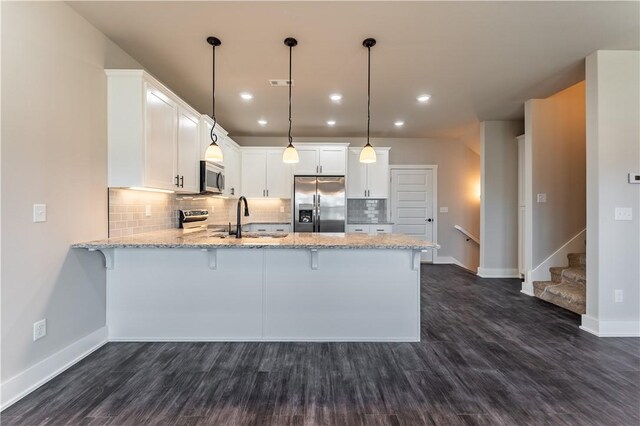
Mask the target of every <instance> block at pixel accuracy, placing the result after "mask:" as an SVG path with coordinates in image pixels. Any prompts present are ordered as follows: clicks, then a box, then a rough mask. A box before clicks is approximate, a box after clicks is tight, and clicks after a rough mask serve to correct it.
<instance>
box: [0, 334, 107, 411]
mask: <svg viewBox="0 0 640 426" xmlns="http://www.w3.org/2000/svg"><path fill="white" fill-rule="evenodd" d="M105 343H107V327H106V326H105V327H101V328H99V329H98V330H96V331H94V332H93V333H91V334H89V335H87V336H85V337H83V338H82V339H80V340H78V341H76V342H74V343H72V344H70V345H69V346H67V347H65V348H63V349H61V350H59V351H58V352H56V353H54V354H53V355H51V356H49V357H48V358H45V359H43V360H42V361H40V362H39V363H37V364H35V365H33V366H31V367H29V368H27V369H26V370H24V371H23V372H21V373H18V374H17V375H15V376H13V377H12V378H10V379H9V380H7V381H5V382H4V383H2V384H1V385H0V395H1V398H2V400H1V401H0V411H1V410H4V409H5V408H7V407H9V406H10V405H12V404H13V403H15V402H17V401H18V400H20V399H21V398H23V397H25V396H27V395H28V394H29V393H31V392H33V391H34V390H36V389H37V388H39V387H40V386H42V385H43V384H45V383H47V382H48V381H49V380H51V379H53V378H54V377H56V376H57V375H58V374H60V373H62V372H64V371H65V370H67V369H68V368H70V367H71V366H73V365H74V364H76V363H77V362H78V361H81V360H82V359H83V358H85V357H87V356H88V355H90V354H91V353H93V352H94V351H96V350H97V349H99V348H100V347H101V346H103V345H104V344H105Z"/></svg>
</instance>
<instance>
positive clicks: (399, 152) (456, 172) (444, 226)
mask: <svg viewBox="0 0 640 426" xmlns="http://www.w3.org/2000/svg"><path fill="white" fill-rule="evenodd" d="M233 139H234V140H235V141H236V142H238V144H240V145H244V146H280V145H283V144H285V142H286V141H285V139H283V138H278V137H235V136H234V137H233ZM296 141H297V142H326V143H332V142H348V143H350V144H351V145H350V146H363V145H364V144H365V140H364V138H310V137H306V138H295V140H294V143H295V142H296ZM371 144H372V145H373V146H388V147H391V151H390V154H389V156H390V158H389V161H390V164H392V165H423V164H437V165H438V205H439V206H440V207H445V206H446V207H449V213H438V216H437V226H438V243H439V244H440V245H441V246H442V249H440V250H438V257H441V258H447V257H453V258H454V259H455V260H457V261H458V262H460V263H461V264H462V265H464V266H465V267H466V268H468V269H470V270H473V271H475V269H476V268H477V266H478V259H479V248H478V246H477V244H475V243H474V242H473V241H466V239H465V237H464V235H462V234H461V233H460V232H458V231H457V230H455V229H454V227H453V226H454V225H460V226H462V227H463V228H465V229H467V230H469V231H470V232H471V233H473V234H475V235H478V233H479V231H480V211H479V209H480V200H479V198H478V191H479V185H480V158H479V156H478V154H476V153H475V152H474V151H473V150H472V149H470V148H469V146H468V145H469V143H466V142H465V141H462V140H457V139H442V140H438V139H413V138H374V139H372V140H371Z"/></svg>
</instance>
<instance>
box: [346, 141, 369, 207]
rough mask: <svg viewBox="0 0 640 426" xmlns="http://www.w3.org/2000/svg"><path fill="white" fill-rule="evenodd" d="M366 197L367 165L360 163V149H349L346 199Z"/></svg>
mask: <svg viewBox="0 0 640 426" xmlns="http://www.w3.org/2000/svg"><path fill="white" fill-rule="evenodd" d="M366 197H367V165H366V164H362V163H361V162H360V149H358V148H349V174H348V175H347V198H366Z"/></svg>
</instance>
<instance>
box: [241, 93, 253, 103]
mask: <svg viewBox="0 0 640 426" xmlns="http://www.w3.org/2000/svg"><path fill="white" fill-rule="evenodd" d="M240 97H241V98H242V99H244V100H245V101H250V100H251V99H253V95H252V94H251V93H247V92H242V93H240Z"/></svg>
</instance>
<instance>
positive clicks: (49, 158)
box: [1, 2, 141, 404]
mask: <svg viewBox="0 0 640 426" xmlns="http://www.w3.org/2000/svg"><path fill="white" fill-rule="evenodd" d="M105 67H113V68H121V67H122V68H127V67H131V68H141V67H140V64H138V63H136V62H135V61H134V60H133V59H132V58H131V57H129V56H128V55H127V54H125V53H124V52H123V51H122V50H120V49H119V48H118V47H117V46H116V45H115V44H113V43H112V42H111V41H109V40H108V39H107V38H106V37H105V36H104V35H103V34H102V33H100V32H98V30H96V29H95V28H94V27H92V26H91V25H90V24H89V23H87V22H86V21H85V20H84V19H83V18H81V17H80V16H79V15H78V14H76V13H75V12H74V11H73V10H72V9H71V8H69V6H67V5H66V4H65V3H62V2H39V3H32V2H2V89H3V90H2V113H3V114H2V155H1V159H2V219H3V221H2V251H1V252H2V272H1V276H2V287H1V290H2V302H1V308H2V364H1V370H2V371H1V380H2V390H3V395H2V398H3V401H2V402H3V404H4V403H6V402H7V400H8V399H10V398H11V397H13V396H15V392H18V393H19V392H21V388H20V387H21V386H23V387H24V386H29V385H30V383H29V381H30V380H32V379H34V378H35V379H38V378H37V377H35V376H33V374H32V375H31V376H29V377H30V379H26V378H25V377H26V376H25V375H24V374H22V373H25V371H26V370H27V369H29V368H30V367H34V366H36V364H38V363H40V362H41V361H43V360H45V359H47V358H48V357H50V356H51V355H53V354H54V353H56V352H58V351H60V350H63V349H65V348H68V347H70V345H73V344H74V343H76V342H77V341H79V340H80V339H82V338H83V337H85V336H88V335H91V334H92V333H94V332H95V331H96V330H100V329H101V328H102V327H104V325H105V271H104V267H103V265H102V262H101V259H100V256H99V255H96V254H89V253H88V252H86V251H83V250H78V251H72V250H70V249H69V245H70V244H72V243H74V242H78V241H84V240H90V239H95V238H104V237H106V236H107V189H106V182H107V126H106V94H107V92H106V77H105V74H104V71H103V70H104V68H105ZM34 203H46V204H47V221H46V222H45V223H32V205H33V204H34ZM42 318H46V319H47V336H46V337H44V338H43V339H40V340H38V341H37V342H33V341H32V325H33V323H34V322H35V321H38V320H40V319H42ZM56 359H58V358H56ZM50 360H51V359H50ZM52 362H53V361H51V362H50V363H49V364H47V365H48V366H49V367H51V368H55V362H53V363H52ZM38 365H41V364H38ZM59 367H60V366H59ZM34 368H35V367H34ZM36 370H37V368H36ZM36 370H34V369H32V370H30V371H31V373H33V371H36ZM38 371H40V372H42V371H44V370H38ZM31 373H30V374H31ZM12 378H14V379H15V380H13V381H11V380H10V379H12ZM8 382H10V384H12V385H11V386H9V385H8V384H7V383H8ZM31 384H32V383H31ZM22 390H24V389H22ZM12 393H13V395H12Z"/></svg>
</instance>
